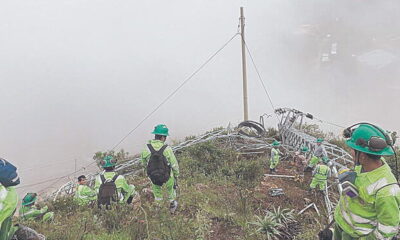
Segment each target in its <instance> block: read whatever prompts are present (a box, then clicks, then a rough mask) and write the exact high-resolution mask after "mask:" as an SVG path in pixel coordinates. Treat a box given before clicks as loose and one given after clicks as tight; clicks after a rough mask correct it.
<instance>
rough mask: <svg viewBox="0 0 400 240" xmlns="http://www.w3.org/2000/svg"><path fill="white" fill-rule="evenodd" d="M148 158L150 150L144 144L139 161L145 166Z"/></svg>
mask: <svg viewBox="0 0 400 240" xmlns="http://www.w3.org/2000/svg"><path fill="white" fill-rule="evenodd" d="M149 158H150V152H149V150H148V148H147V146H146V148H145V149H143V151H142V154H141V155H140V162H141V163H142V166H144V167H146V166H147V162H148V161H149Z"/></svg>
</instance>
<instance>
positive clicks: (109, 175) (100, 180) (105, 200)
mask: <svg viewBox="0 0 400 240" xmlns="http://www.w3.org/2000/svg"><path fill="white" fill-rule="evenodd" d="M100 164H101V166H102V168H103V169H104V172H102V173H100V174H99V175H98V176H96V179H95V184H94V190H95V191H96V192H97V205H98V207H99V208H100V207H102V206H105V207H106V208H109V207H110V206H111V203H112V202H116V203H128V204H131V203H132V204H134V203H136V201H138V199H139V194H138V193H137V192H136V190H135V186H134V185H130V184H128V182H127V181H126V179H125V177H124V176H123V175H120V174H118V173H117V172H116V171H115V167H116V165H117V160H116V159H115V158H114V157H113V156H106V157H104V159H103V160H102V161H100ZM110 192H111V194H110Z"/></svg>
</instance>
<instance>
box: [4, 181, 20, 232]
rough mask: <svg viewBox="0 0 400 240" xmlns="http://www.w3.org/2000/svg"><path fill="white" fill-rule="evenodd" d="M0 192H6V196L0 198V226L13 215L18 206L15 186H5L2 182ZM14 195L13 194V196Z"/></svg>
mask: <svg viewBox="0 0 400 240" xmlns="http://www.w3.org/2000/svg"><path fill="white" fill-rule="evenodd" d="M0 193H2V194H5V195H6V197H5V198H4V199H3V200H0V226H1V224H2V223H3V221H4V220H6V219H7V218H8V217H9V216H12V215H13V213H14V211H15V209H16V207H17V201H18V200H17V196H16V195H17V193H16V192H15V189H14V187H8V188H6V187H4V186H2V185H1V184H0ZM11 195H13V196H11Z"/></svg>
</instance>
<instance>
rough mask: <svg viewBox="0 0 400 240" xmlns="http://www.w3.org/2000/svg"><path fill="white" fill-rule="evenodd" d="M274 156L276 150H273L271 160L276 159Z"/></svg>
mask: <svg viewBox="0 0 400 240" xmlns="http://www.w3.org/2000/svg"><path fill="white" fill-rule="evenodd" d="M274 157H275V151H272V150H271V160H272V159H274Z"/></svg>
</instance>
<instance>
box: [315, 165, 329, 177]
mask: <svg viewBox="0 0 400 240" xmlns="http://www.w3.org/2000/svg"><path fill="white" fill-rule="evenodd" d="M328 174H329V167H328V166H326V165H318V166H317V169H315V175H314V178H316V179H318V180H326V179H328Z"/></svg>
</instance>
